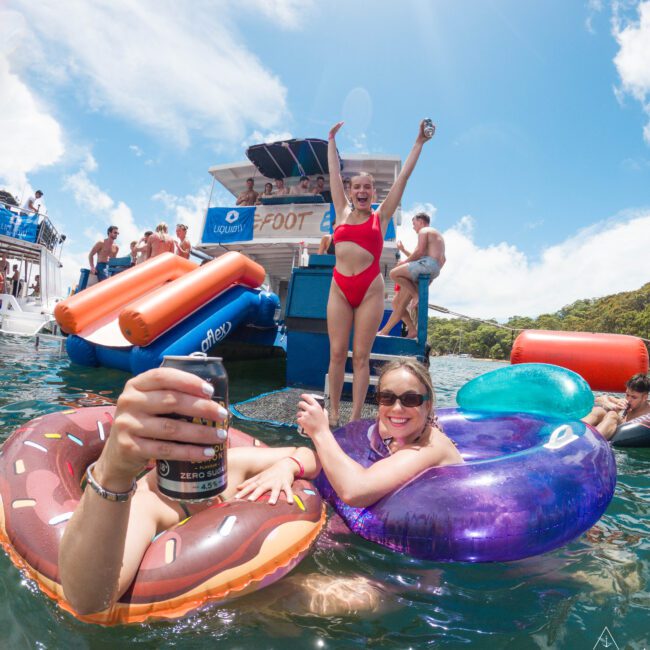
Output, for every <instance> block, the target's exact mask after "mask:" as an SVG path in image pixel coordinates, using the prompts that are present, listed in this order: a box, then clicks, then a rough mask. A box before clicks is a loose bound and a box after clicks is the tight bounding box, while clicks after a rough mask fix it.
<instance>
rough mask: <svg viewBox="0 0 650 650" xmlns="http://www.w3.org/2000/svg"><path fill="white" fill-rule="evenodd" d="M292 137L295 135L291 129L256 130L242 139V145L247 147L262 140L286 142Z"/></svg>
mask: <svg viewBox="0 0 650 650" xmlns="http://www.w3.org/2000/svg"><path fill="white" fill-rule="evenodd" d="M292 138H293V135H291V133H290V132H289V131H268V132H266V133H262V132H261V131H258V130H255V131H253V132H252V133H251V134H250V135H249V136H248V137H247V138H246V139H245V140H243V141H242V143H241V146H242V147H243V148H246V147H250V146H251V145H253V144H260V143H261V142H284V141H286V140H291V139H292Z"/></svg>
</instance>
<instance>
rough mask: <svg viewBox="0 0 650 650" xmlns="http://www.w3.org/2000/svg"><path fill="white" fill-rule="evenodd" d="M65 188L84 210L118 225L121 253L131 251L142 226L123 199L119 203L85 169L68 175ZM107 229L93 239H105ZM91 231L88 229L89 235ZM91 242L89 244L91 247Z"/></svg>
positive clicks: (107, 224)
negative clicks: (130, 248)
mask: <svg viewBox="0 0 650 650" xmlns="http://www.w3.org/2000/svg"><path fill="white" fill-rule="evenodd" d="M64 189H67V190H70V191H71V192H72V195H73V196H74V199H75V201H76V203H77V205H79V207H81V208H82V209H83V210H84V211H86V212H89V213H91V214H94V215H96V216H97V217H99V218H101V220H102V221H103V222H104V224H105V226H106V227H108V226H117V227H118V228H119V229H120V237H119V240H118V243H119V245H120V255H126V254H128V252H129V242H131V241H132V240H134V239H135V240H136V241H137V240H138V239H140V237H141V232H140V230H141V229H140V228H139V227H138V226H137V225H136V224H135V221H134V219H133V213H132V212H131V208H129V206H128V205H126V203H124V202H123V201H118V202H117V203H116V202H115V201H114V200H113V199H112V198H111V197H110V196H109V195H108V194H107V193H106V192H104V191H103V190H101V189H100V188H99V187H98V186H97V185H96V184H95V183H93V182H92V181H91V180H90V178H88V174H87V172H86V170H85V169H81V170H79V171H78V172H77V173H76V174H72V175H71V176H67V177H66V179H65V183H64ZM105 232H106V231H105V229H104V230H103V231H102V232H101V235H95V237H93V239H103V238H104V237H106V234H105ZM89 233H90V231H86V235H87V237H88V238H90V237H89ZM90 246H91V244H90V245H89V246H88V248H90Z"/></svg>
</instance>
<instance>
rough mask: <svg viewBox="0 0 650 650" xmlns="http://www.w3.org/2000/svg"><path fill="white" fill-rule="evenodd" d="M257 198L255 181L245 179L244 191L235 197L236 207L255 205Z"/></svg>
mask: <svg viewBox="0 0 650 650" xmlns="http://www.w3.org/2000/svg"><path fill="white" fill-rule="evenodd" d="M258 196H259V195H258V193H257V192H256V191H255V181H254V180H253V179H252V178H247V179H246V189H245V190H244V191H243V192H242V193H241V194H240V195H239V196H238V197H237V203H236V205H255V204H256V203H257V197H258Z"/></svg>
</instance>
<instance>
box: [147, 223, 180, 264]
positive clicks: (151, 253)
mask: <svg viewBox="0 0 650 650" xmlns="http://www.w3.org/2000/svg"><path fill="white" fill-rule="evenodd" d="M175 246H176V244H175V243H174V240H173V238H172V236H171V235H170V234H169V233H168V231H167V224H166V223H165V222H164V221H161V222H160V223H159V224H158V225H157V226H156V232H154V233H152V234H151V235H150V236H149V239H147V259H151V258H152V257H156V255H160V254H161V253H173V252H174V249H175Z"/></svg>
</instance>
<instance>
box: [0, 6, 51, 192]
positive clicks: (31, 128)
mask: <svg viewBox="0 0 650 650" xmlns="http://www.w3.org/2000/svg"><path fill="white" fill-rule="evenodd" d="M27 33H28V31H27V26H26V23H25V20H24V18H23V17H22V16H20V14H18V13H16V12H13V11H0V89H2V90H1V91H0V133H2V147H0V179H1V180H2V181H3V184H4V186H5V187H6V189H8V190H9V191H11V192H12V193H14V194H18V195H21V197H22V198H24V196H26V195H27V192H28V191H29V190H30V189H31V188H30V187H29V186H28V185H29V181H28V180H27V175H28V174H29V173H30V172H32V171H34V170H36V169H39V168H42V167H46V166H48V165H52V164H53V163H55V162H57V161H58V160H59V159H60V158H61V157H62V156H63V153H64V144H63V134H62V130H61V127H60V125H59V123H58V122H57V121H56V120H55V119H54V118H53V117H52V116H51V115H49V114H48V112H47V109H46V108H45V107H44V106H43V105H42V104H41V102H40V101H39V100H38V99H37V97H36V95H35V94H34V93H33V92H32V90H31V89H30V88H29V86H28V85H27V84H26V83H24V82H23V81H22V80H21V79H20V77H19V76H18V75H17V74H16V73H15V72H14V71H12V68H11V66H10V64H9V58H10V57H11V56H13V53H14V52H16V51H17V50H18V48H19V47H20V45H21V43H22V42H23V39H24V38H25V37H26V35H27Z"/></svg>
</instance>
